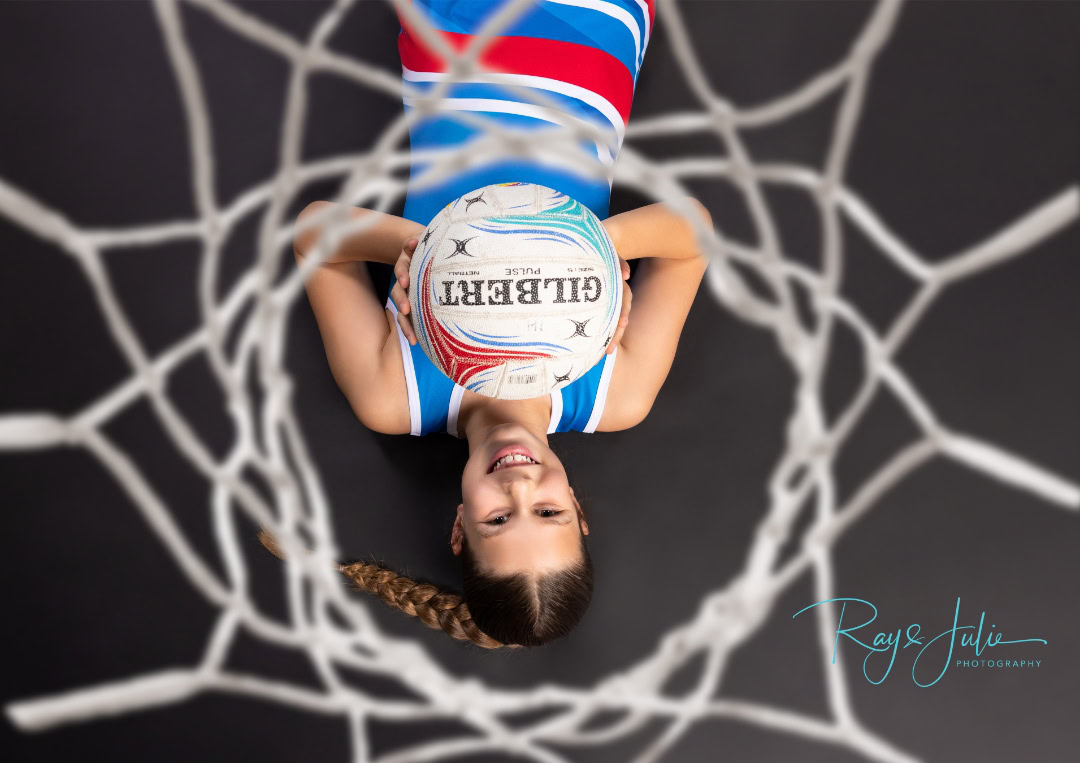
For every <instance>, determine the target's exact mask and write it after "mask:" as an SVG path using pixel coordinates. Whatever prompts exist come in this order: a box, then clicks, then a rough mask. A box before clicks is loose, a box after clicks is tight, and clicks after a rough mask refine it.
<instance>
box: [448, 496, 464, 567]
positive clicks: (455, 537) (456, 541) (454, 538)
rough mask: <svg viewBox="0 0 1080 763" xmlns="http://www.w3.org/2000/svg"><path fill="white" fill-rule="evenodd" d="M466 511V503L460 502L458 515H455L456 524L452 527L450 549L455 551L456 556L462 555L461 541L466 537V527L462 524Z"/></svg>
mask: <svg viewBox="0 0 1080 763" xmlns="http://www.w3.org/2000/svg"><path fill="white" fill-rule="evenodd" d="M464 511H465V504H463V503H459V504H458V507H457V516H456V517H454V526H453V527H452V528H451V529H450V550H451V551H453V552H454V556H461V542H462V539H463V538H464V537H465V527H464V525H462V517H463V516H464Z"/></svg>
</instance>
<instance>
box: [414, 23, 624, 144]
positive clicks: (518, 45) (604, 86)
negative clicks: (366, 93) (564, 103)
mask: <svg viewBox="0 0 1080 763" xmlns="http://www.w3.org/2000/svg"><path fill="white" fill-rule="evenodd" d="M401 24H402V28H403V30H404V31H403V32H402V34H401V35H399V36H398V53H399V54H400V55H401V64H402V66H405V67H406V68H408V69H412V70H413V71H414V72H445V71H446V70H447V66H446V64H445V63H444V62H443V60H442V59H441V58H440V57H439V56H438V54H437V53H435V52H434V51H432V50H429V49H428V48H426V47H424V46H423V41H422V40H420V39H419V38H418V37H414V36H413V35H412V34H411V33H410V32H409V27H408V26H407V25H406V22H405V20H404V19H402V21H401ZM436 32H437V33H438V35H439V36H440V37H442V38H443V39H444V40H446V42H447V43H448V44H449V45H450V47H451V48H453V49H454V50H455V51H459V52H460V51H462V50H464V49H465V47H466V46H467V45H468V44H469V42H470V41H472V40H473V39H475V36H474V35H469V34H458V33H456V32H444V31H442V30H436ZM480 62H481V63H483V64H484V65H485V66H487V67H488V68H489V69H491V70H492V71H497V72H505V73H508V74H529V75H532V76H536V77H548V78H550V79H554V80H559V81H560V82H567V83H569V84H571V85H577V86H579V87H583V88H585V89H586V90H591V91H592V92H594V93H596V94H598V95H600V96H602V97H604V98H606V99H607V100H608V101H609V102H610V103H611V105H612V106H614V107H615V109H616V110H617V111H618V112H619V115H620V116H621V117H622V120H623V124H626V123H627V122H628V121H629V119H630V106H631V104H632V103H633V99H634V78H633V77H632V76H631V74H630V72H629V71H627V69H626V67H625V66H623V64H622V62H621V61H619V59H617V58H615V57H614V56H612V55H611V54H609V53H607V52H605V51H603V50H600V49H599V48H590V47H588V46H586V45H578V44H576V43H572V42H563V41H562V40H544V39H540V38H536V37H496V38H494V39H493V40H491V41H490V44H489V45H488V47H487V49H486V50H485V51H484V54H483V55H482V56H481V57H480Z"/></svg>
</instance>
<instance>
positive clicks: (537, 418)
mask: <svg viewBox="0 0 1080 763" xmlns="http://www.w3.org/2000/svg"><path fill="white" fill-rule="evenodd" d="M550 421H551V395H545V396H544V397H534V398H530V399H528V400H497V399H495V398H491V397H484V396H483V395H478V394H476V393H475V392H470V391H469V390H465V393H464V394H463V395H462V397H461V408H460V409H459V411H458V421H457V428H458V432H460V433H462V434H464V436H465V439H466V440H468V441H469V455H470V456H471V455H472V453H473V451H474V450H475V449H476V448H477V447H478V446H479V445H480V443H482V442H484V440H485V439H487V436H488V434H489V433H490V432H491V430H492V429H493V428H495V427H497V426H499V425H500V424H518V425H520V426H523V427H525V428H526V429H528V430H529V432H530V433H531V434H532V435H533V436H535V437H536V438H537V439H538V440H540V441H541V442H543V443H544V444H545V445H547V441H548V440H547V429H548V424H549V423H550Z"/></svg>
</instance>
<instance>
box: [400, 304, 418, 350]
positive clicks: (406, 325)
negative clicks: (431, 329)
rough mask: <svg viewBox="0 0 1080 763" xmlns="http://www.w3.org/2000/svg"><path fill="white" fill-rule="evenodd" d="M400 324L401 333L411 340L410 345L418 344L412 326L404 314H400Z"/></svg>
mask: <svg viewBox="0 0 1080 763" xmlns="http://www.w3.org/2000/svg"><path fill="white" fill-rule="evenodd" d="M398 324H399V325H400V326H401V331H402V332H403V333H404V334H405V338H406V339H407V340H409V344H416V337H415V336H413V332H412V324H411V323H410V322H409V319H408V318H406V317H405V314H404V313H401V312H399V313H398Z"/></svg>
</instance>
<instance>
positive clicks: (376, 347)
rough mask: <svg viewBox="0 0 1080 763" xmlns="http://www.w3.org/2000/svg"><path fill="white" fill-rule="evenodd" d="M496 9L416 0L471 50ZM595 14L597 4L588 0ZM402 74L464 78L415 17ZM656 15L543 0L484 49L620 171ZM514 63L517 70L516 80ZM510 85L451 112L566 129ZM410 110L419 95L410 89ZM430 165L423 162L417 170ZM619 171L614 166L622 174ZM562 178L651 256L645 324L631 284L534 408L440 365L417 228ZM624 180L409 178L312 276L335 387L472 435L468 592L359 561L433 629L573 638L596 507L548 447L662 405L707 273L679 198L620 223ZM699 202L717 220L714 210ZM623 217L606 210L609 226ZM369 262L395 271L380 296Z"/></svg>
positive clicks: (510, 165) (371, 583)
mask: <svg viewBox="0 0 1080 763" xmlns="http://www.w3.org/2000/svg"><path fill="white" fill-rule="evenodd" d="M496 5H497V4H491V3H480V2H475V0H466V1H464V2H455V1H454V0H416V2H415V3H414V6H413V7H414V8H416V9H418V10H420V11H421V12H423V13H424V14H425V15H426V16H427V18H428V19H429V20H430V22H431V23H432V24H433V25H434V26H435V28H436V29H438V30H439V34H440V35H441V36H442V37H443V39H445V40H446V41H447V42H448V43H449V44H451V45H452V46H453V47H454V48H456V49H459V50H460V49H463V48H464V47H465V46H466V45H467V44H468V43H469V41H470V36H471V33H474V32H475V31H477V30H478V29H479V28H480V27H481V26H482V25H483V22H484V20H485V19H486V18H487V17H488V16H489V15H490V14H491V13H492V12H493V11H494V10H495V9H496V8H495V7H494V6H496ZM586 5H587V6H588V7H584V6H586ZM400 20H401V31H400V33H399V37H398V50H399V53H400V55H401V63H402V76H403V78H404V79H406V80H408V81H409V82H410V83H412V84H413V85H414V86H416V87H420V88H422V89H428V88H430V87H433V86H435V85H436V83H438V82H439V81H440V80H442V79H444V78H445V77H446V76H447V75H446V74H445V73H444V72H445V71H446V69H447V67H446V65H445V64H444V62H443V61H442V60H440V59H439V58H437V57H436V56H435V54H434V53H433V52H431V51H430V50H429V49H428V48H426V47H425V46H424V45H423V44H422V42H421V38H420V36H419V35H418V34H416V33H414V31H413V30H412V29H411V28H410V26H409V24H408V23H407V19H406V18H404V16H401V17H400ZM653 22H654V8H653V0H592V2H590V3H588V4H584V3H581V4H568V3H563V2H559V1H558V0H540V2H538V3H537V4H536V6H535V7H533V8H531V9H529V10H528V11H527V12H526V13H524V14H523V15H522V16H520V17H519V19H518V20H517V21H516V22H515V23H514V24H512V25H511V26H510V27H508V28H506V29H505V30H504V32H503V33H502V35H500V36H499V37H497V38H495V39H494V40H493V41H492V42H491V44H490V47H488V48H487V50H486V52H485V54H484V56H483V57H482V58H481V60H482V61H483V63H485V64H486V65H487V66H488V67H489V68H490V69H492V70H495V71H498V72H500V74H501V76H502V77H503V78H504V79H503V80H502V81H505V77H506V76H507V75H511V77H510V78H511V79H512V80H513V81H514V82H516V83H517V84H520V85H523V86H525V87H528V88H536V89H539V90H542V91H543V93H544V95H547V96H549V97H552V98H554V99H556V101H557V102H558V103H559V104H560V106H561V108H563V109H564V110H565V116H566V117H569V118H572V119H589V120H592V121H593V122H594V123H599V124H603V125H605V127H606V128H607V129H608V130H609V131H610V136H611V137H610V142H609V145H608V146H602V145H600V144H599V143H597V142H594V143H593V144H592V146H591V148H592V150H593V152H594V154H595V161H597V162H599V163H601V164H603V165H604V166H605V169H606V170H610V165H611V164H612V163H613V162H614V157H615V156H617V154H618V150H619V145H620V144H621V140H622V135H623V132H624V130H625V127H626V122H627V120H628V118H629V112H630V106H631V102H632V100H633V94H634V86H635V83H636V80H637V74H638V71H639V68H640V65H641V62H642V59H643V57H644V53H645V46H646V44H647V43H648V40H649V36H650V32H651V31H652V25H653ZM502 73H506V74H502ZM495 79H496V78H491V77H485V76H483V75H478V76H475V77H471V78H469V79H468V80H467V81H465V82H460V83H457V84H454V85H452V86H451V87H450V88H449V89H448V90H447V91H446V93H445V94H444V98H445V100H444V101H442V102H440V109H445V110H471V111H480V112H483V114H482V116H483V117H484V118H487V119H495V120H500V121H503V122H506V123H507V124H508V125H510V126H513V127H515V128H517V129H537V128H546V129H550V128H551V126H552V125H551V121H552V120H553V119H555V117H553V116H552V115H551V114H550V113H543V112H537V110H536V109H535V107H530V106H529V105H527V104H524V103H521V102H519V101H517V100H515V95H514V94H513V93H511V92H509V91H507V90H506V89H505V88H500V87H499V86H498V84H497V82H496V81H495ZM404 101H405V103H404V106H405V108H406V110H409V109H412V108H414V107H415V106H414V103H413V99H412V98H409V97H406V98H405V99H404ZM476 133H477V131H476V130H474V129H473V128H471V127H469V126H466V125H463V124H461V123H460V122H458V121H457V120H454V119H450V118H448V117H446V116H443V115H442V114H438V113H436V114H433V115H428V116H425V117H424V118H423V119H421V120H420V121H418V122H416V123H415V124H414V125H413V126H412V128H411V130H410V145H411V148H412V149H414V150H415V149H417V148H428V147H434V146H447V145H465V144H467V143H468V141H469V140H471V139H473V138H474V137H476ZM421 169H422V167H421V166H420V165H419V163H417V162H414V163H413V167H412V173H413V175H412V176H413V177H416V175H417V174H418V173H419V171H420V170H421ZM605 176H606V177H610V172H609V171H608V172H606V173H605ZM515 181H516V182H525V183H536V184H539V185H544V186H548V187H550V188H553V189H555V190H558V191H561V192H563V193H565V194H567V195H568V196H571V197H573V198H575V199H577V200H578V201H580V202H581V203H582V204H585V205H586V206H588V207H589V208H590V209H591V210H592V211H593V212H594V213H595V214H596V215H597V217H599V218H600V219H602V220H603V224H604V226H605V228H606V229H607V232H608V234H609V235H610V236H611V239H612V242H613V243H614V245H615V249H616V251H617V252H618V254H619V255H620V259H621V260H622V262H621V266H622V269H623V278H624V279H627V278H629V276H630V267H629V265H628V263H627V261H629V260H635V259H640V260H641V262H640V263H639V264H638V265H637V266H636V273H635V275H634V281H633V287H634V293H635V297H634V303H635V304H634V308H633V311H634V321H633V323H629V322H628V313H629V310H630V303H631V295H630V289H629V286H628V285H627V284H626V282H625V280H624V284H623V287H624V297H623V314H622V316H621V317H620V321H619V330H618V331H617V333H616V334H615V335H614V337H613V338H612V341H611V342H610V343H609V345H608V351H607V353H606V354H605V356H604V357H603V358H602V359H601V361H600V362H598V363H597V364H596V366H595V367H594V368H593V369H592V370H590V371H589V372H588V373H587V374H585V375H584V376H582V377H580V378H579V379H577V380H575V381H574V382H573V383H572V384H570V385H568V386H566V387H564V388H562V389H561V390H556V391H555V392H553V393H552V394H550V395H548V396H545V397H541V398H533V399H529V400H513V401H510V400H498V399H493V398H487V397H483V396H481V395H478V394H476V393H474V392H471V391H470V390H467V389H463V388H462V387H461V386H459V385H457V384H455V383H454V382H453V381H451V380H450V379H449V378H448V377H446V376H445V375H444V374H442V372H440V371H438V370H437V369H436V368H435V366H434V365H433V364H432V363H431V361H430V360H429V359H428V358H427V356H426V355H425V354H424V352H423V350H422V349H421V348H420V347H419V346H418V345H417V344H416V339H415V336H414V335H413V331H412V325H411V323H410V317H409V302H408V289H409V286H410V284H409V282H408V273H409V262H410V257H411V255H412V253H413V250H414V249H415V247H416V245H417V237H418V236H419V235H420V234H421V233H422V232H423V230H424V228H425V227H426V225H427V223H428V221H429V220H431V218H433V217H434V216H435V214H436V213H437V212H438V211H439V210H440V209H442V207H443V206H445V205H446V204H447V203H448V202H449V201H451V200H452V199H454V198H457V197H458V196H461V195H462V194H464V193H466V192H469V191H471V190H474V189H478V188H481V187H482V186H485V185H488V184H491V183H499V182H515ZM610 191H611V185H610V181H609V180H606V179H599V180H598V179H596V178H595V177H588V176H586V175H584V174H579V173H575V172H572V171H568V170H566V169H565V168H560V167H557V166H553V165H550V164H547V163H545V162H543V161H541V160H539V159H534V160H524V159H514V160H512V161H509V160H508V161H499V162H495V163H489V164H485V165H483V166H480V167H476V168H473V169H469V170H467V171H464V172H462V173H460V174H458V175H456V176H454V177H453V178H452V179H450V180H448V181H446V182H444V183H442V184H440V185H438V186H433V187H428V188H424V189H413V188H411V187H410V189H409V191H408V193H407V196H406V201H405V209H404V216H403V217H397V216H394V215H388V214H383V213H379V212H375V211H372V210H366V209H359V208H352V209H350V210H349V211H348V214H349V215H350V218H358V217H366V216H369V215H375V216H376V220H375V224H374V225H373V226H372V227H370V228H368V229H366V230H364V231H362V232H361V233H358V234H355V235H353V236H351V237H347V238H345V239H343V240H342V242H341V244H340V245H339V246H338V248H337V249H336V251H334V252H333V253H332V254H331V256H330V257H329V258H328V259H327V260H326V261H325V264H323V265H322V266H321V267H319V268H317V269H316V270H315V272H314V273H313V274H312V275H311V277H310V280H309V281H308V282H307V293H308V297H309V299H310V302H311V306H312V310H313V311H314V314H315V318H316V320H317V322H318V325H319V331H320V333H321V335H322V339H323V343H324V346H325V349H326V356H327V359H328V361H329V363H330V369H331V372H332V373H333V376H334V379H335V381H336V382H337V384H338V386H339V387H340V388H341V390H342V392H343V393H344V394H345V396H346V398H347V399H348V400H349V403H350V405H351V406H352V409H353V411H354V412H355V413H356V415H357V416H358V417H359V419H360V421H361V422H362V423H363V424H364V425H365V426H367V427H368V428H370V429H372V430H374V431H376V432H381V433H384V434H412V435H425V434H431V433H435V432H446V433H448V434H451V435H453V436H455V437H458V438H463V439H465V440H466V441H467V442H468V448H469V457H468V460H467V461H466V463H465V469H464V471H463V473H462V477H461V502H460V503H459V504H458V506H457V517H456V519H455V521H454V524H453V528H452V530H451V533H450V546H451V549H452V551H453V553H454V554H455V555H457V556H459V557H460V558H461V562H462V577H463V589H464V596H463V597H462V596H457V595H455V594H452V593H449V592H444V591H441V590H439V589H438V588H437V587H435V586H433V585H430V584H423V583H418V582H415V581H413V580H410V579H408V578H405V577H403V576H399V575H397V574H396V573H394V572H393V571H391V570H387V569H385V568H381V567H379V566H377V565H374V564H367V563H362V562H361V563H356V564H349V565H343V566H342V567H341V569H342V571H343V572H344V573H345V574H347V575H348V576H349V577H350V578H351V579H352V580H354V581H355V582H356V583H357V584H358V585H359V586H360V587H361V588H363V589H364V590H367V591H369V592H371V593H374V594H376V595H378V596H379V597H381V598H382V599H384V600H385V601H386V602H388V603H389V604H391V605H392V606H394V607H397V608H399V609H401V610H403V611H405V612H407V613H408V614H412V615H416V616H418V617H420V618H421V620H422V621H423V622H424V623H426V624H427V625H429V626H431V627H434V628H442V629H443V630H445V631H446V632H447V633H449V634H450V635H451V636H453V637H455V638H458V639H467V640H469V641H472V642H473V643H476V644H478V645H480V646H483V647H488V648H493V647H501V646H517V645H525V646H536V645H540V644H544V643H546V642H548V641H550V640H552V639H554V638H557V637H559V636H563V635H565V634H566V633H568V632H569V631H570V630H571V629H572V628H573V627H574V626H575V625H576V624H577V622H578V621H579V620H580V618H581V616H582V615H583V614H584V611H585V609H586V607H587V606H588V603H589V600H590V597H591V592H592V583H593V577H592V576H593V573H592V561H591V559H590V557H589V554H588V551H587V549H586V546H585V536H586V535H588V533H589V525H588V523H587V522H586V518H585V511H584V508H583V506H582V503H581V501H580V500H579V499H578V498H577V496H575V494H574V488H573V487H572V486H571V485H570V484H569V482H568V479H567V476H566V470H565V468H564V467H563V464H562V462H561V460H560V459H559V458H558V457H557V455H556V454H555V452H554V451H553V450H552V448H551V446H550V445H549V444H548V435H549V434H553V433H556V432H567V431H580V432H611V431H616V430H621V429H628V428H630V427H633V426H634V425H636V424H638V423H639V422H641V420H642V419H644V418H645V416H646V415H647V414H648V412H649V409H650V408H651V406H652V403H653V400H654V398H655V397H656V394H657V392H658V391H659V390H660V387H661V385H662V384H663V382H664V379H665V378H666V377H667V374H668V370H669V369H670V368H671V363H672V360H673V358H674V355H675V349H676V347H677V345H678V340H679V334H680V333H681V331H682V327H683V323H684V321H685V319H686V315H687V313H688V312H689V310H690V305H691V304H692V303H693V300H694V295H695V294H696V292H697V289H698V285H699V284H700V282H701V278H702V275H703V274H704V272H705V266H706V259H705V258H704V257H703V256H702V255H701V252H700V251H699V249H698V246H697V243H696V239H695V236H694V233H693V228H692V227H691V225H690V223H689V222H688V221H686V220H685V219H683V218H682V217H681V216H680V215H678V214H676V213H674V212H672V211H670V210H669V209H668V207H666V206H664V205H662V204H652V205H649V206H645V207H642V208H639V209H635V210H632V211H630V212H624V213H622V214H619V215H615V216H613V217H608V202H609V196H610ZM691 201H692V202H693V206H694V207H695V209H697V210H698V212H699V213H700V215H701V216H702V219H703V221H704V222H705V223H706V224H708V225H710V226H711V225H712V221H711V217H710V216H709V213H708V211H707V210H706V209H705V208H704V206H702V205H701V204H700V203H697V202H696V201H693V200H691ZM329 206H333V205H332V204H330V203H329V202H314V203H312V204H311V205H309V206H308V207H307V208H306V209H304V211H303V212H301V214H300V216H299V218H298V220H297V231H298V233H297V235H296V239H295V246H294V248H295V251H296V257H297V261H298V262H299V261H301V260H302V259H303V257H304V256H306V255H307V254H308V253H310V252H311V251H312V250H314V248H315V245H316V243H317V242H318V240H319V237H320V228H319V227H318V222H319V220H318V218H319V217H320V216H325V215H326V213H327V212H328V211H329V210H327V207H329ZM604 218H607V219H604ZM365 261H369V262H381V263H386V264H389V265H393V266H394V280H393V281H392V283H391V288H390V292H389V295H388V298H387V300H386V303H385V308H384V307H383V306H382V305H380V302H379V298H378V297H377V296H376V291H375V288H374V286H373V284H372V281H371V277H370V275H369V274H368V271H367V267H366V266H365V265H364V264H363V263H364V262H365Z"/></svg>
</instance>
